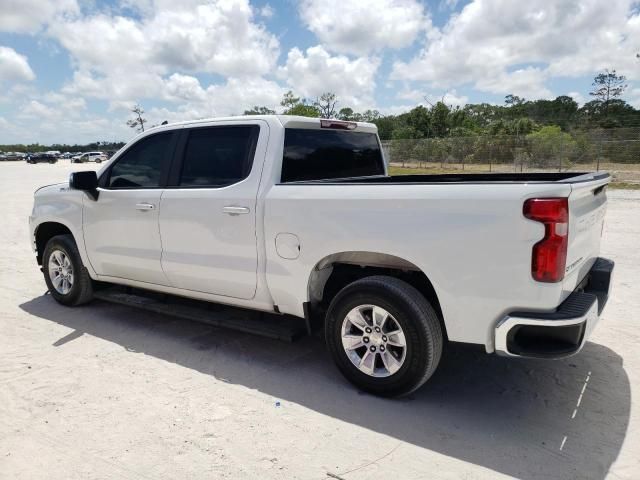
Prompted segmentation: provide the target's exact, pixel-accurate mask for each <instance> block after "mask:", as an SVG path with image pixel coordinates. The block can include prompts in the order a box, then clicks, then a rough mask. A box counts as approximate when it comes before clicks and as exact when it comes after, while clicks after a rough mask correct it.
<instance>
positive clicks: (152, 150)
mask: <svg viewBox="0 0 640 480" xmlns="http://www.w3.org/2000/svg"><path fill="white" fill-rule="evenodd" d="M172 135H173V134H172V133H171V132H167V133H159V134H157V135H153V136H151V137H147V138H144V139H142V140H140V141H139V142H138V143H136V144H135V145H133V146H132V147H131V148H130V149H129V150H127V152H126V153H125V154H124V155H123V156H122V157H120V158H119V159H118V161H117V163H116V164H115V165H113V167H112V168H111V175H110V177H109V183H108V185H109V187H110V188H153V187H159V186H160V175H161V173H162V168H163V165H164V163H165V158H166V157H167V150H168V148H169V144H170V143H171V136H172Z"/></svg>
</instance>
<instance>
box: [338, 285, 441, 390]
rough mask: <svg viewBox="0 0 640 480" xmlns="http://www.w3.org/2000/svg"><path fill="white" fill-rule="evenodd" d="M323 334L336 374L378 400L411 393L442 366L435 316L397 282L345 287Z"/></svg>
mask: <svg viewBox="0 0 640 480" xmlns="http://www.w3.org/2000/svg"><path fill="white" fill-rule="evenodd" d="M325 329H326V330H325V333H326V338H327V344H328V347H329V350H330V352H331V354H332V356H333V359H334V361H335V363H336V365H337V366H338V369H339V370H340V371H341V372H342V374H343V375H344V376H345V377H346V378H347V379H348V380H349V381H350V382H352V383H353V384H355V385H356V386H357V387H359V388H361V389H362V390H365V391H368V392H371V393H374V394H376V395H382V396H398V395H406V394H408V393H411V392H413V391H414V390H416V389H417V388H419V387H420V386H421V385H422V384H424V383H425V382H426V381H427V380H428V379H429V377H431V375H432V374H433V372H434V371H435V370H436V367H437V366H438V363H439V362H440V356H441V354H442V342H443V334H442V328H441V326H440V322H439V320H438V317H437V314H436V313H435V311H434V309H433V308H432V307H431V305H430V304H429V302H428V301H427V300H426V299H425V298H424V296H423V295H422V294H421V293H420V292H419V291H418V290H416V289H415V288H414V287H412V286H411V285H409V284H408V283H406V282H403V281H401V280H398V279H397V278H393V277H386V276H373V277H367V278H364V279H361V280H358V281H356V282H353V283H351V284H350V285H347V286H346V287H345V288H343V289H342V290H341V291H340V292H339V293H338V294H337V295H336V297H335V298H334V299H333V301H332V302H331V305H330V307H329V310H328V312H327V321H326V324H325Z"/></svg>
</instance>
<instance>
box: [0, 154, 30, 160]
mask: <svg viewBox="0 0 640 480" xmlns="http://www.w3.org/2000/svg"><path fill="white" fill-rule="evenodd" d="M25 157H26V154H24V153H21V152H7V153H5V154H4V158H3V159H2V160H5V161H14V162H15V161H18V160H23V159H24V158H25Z"/></svg>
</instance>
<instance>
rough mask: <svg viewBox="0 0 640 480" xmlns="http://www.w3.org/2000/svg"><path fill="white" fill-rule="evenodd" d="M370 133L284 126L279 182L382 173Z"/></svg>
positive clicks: (378, 152)
mask: <svg viewBox="0 0 640 480" xmlns="http://www.w3.org/2000/svg"><path fill="white" fill-rule="evenodd" d="M383 174H384V165H383V160H382V152H381V151H380V145H379V143H378V139H377V137H376V135H375V134H373V133H362V132H344V131H336V130H308V129H298V128H287V129H286V130H285V135H284V157H283V159H282V176H281V181H282V182H295V181H299V180H324V179H332V178H347V177H365V176H370V175H383Z"/></svg>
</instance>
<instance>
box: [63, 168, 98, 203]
mask: <svg viewBox="0 0 640 480" xmlns="http://www.w3.org/2000/svg"><path fill="white" fill-rule="evenodd" d="M69 188H72V189H74V190H82V191H83V192H86V193H87V195H89V196H90V197H91V198H93V199H94V200H98V194H99V193H100V192H98V175H97V174H96V172H94V171H89V172H73V173H72V174H71V175H70V176H69Z"/></svg>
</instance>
